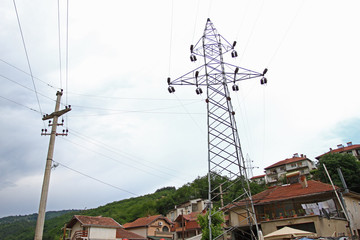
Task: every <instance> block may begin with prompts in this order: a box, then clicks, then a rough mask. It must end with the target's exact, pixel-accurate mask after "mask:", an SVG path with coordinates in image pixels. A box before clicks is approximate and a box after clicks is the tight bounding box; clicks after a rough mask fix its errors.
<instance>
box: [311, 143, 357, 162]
mask: <svg viewBox="0 0 360 240" xmlns="http://www.w3.org/2000/svg"><path fill="white" fill-rule="evenodd" d="M358 148H360V144H354V145H351V146H347V147H340V148H337V149H332V150H331V151H328V152H326V153H324V154H321V155H320V156H317V157H316V159H318V160H319V159H320V158H321V157H322V156H324V155H325V154H328V153H342V152H346V151H349V150H353V149H358Z"/></svg>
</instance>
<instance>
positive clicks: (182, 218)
mask: <svg viewBox="0 0 360 240" xmlns="http://www.w3.org/2000/svg"><path fill="white" fill-rule="evenodd" d="M199 214H201V212H192V213H190V214H186V215H179V216H178V217H177V218H176V219H175V221H174V226H173V228H172V231H173V232H175V234H176V239H182V238H183V237H184V238H186V239H187V238H191V237H194V236H197V235H199V234H201V227H200V225H199V224H198V222H197V216H198V215H199Z"/></svg>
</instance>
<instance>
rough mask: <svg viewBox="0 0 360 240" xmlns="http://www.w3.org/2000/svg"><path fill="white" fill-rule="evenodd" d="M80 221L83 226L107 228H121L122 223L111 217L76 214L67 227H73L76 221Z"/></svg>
mask: <svg viewBox="0 0 360 240" xmlns="http://www.w3.org/2000/svg"><path fill="white" fill-rule="evenodd" d="M77 221H78V222H80V224H81V225H82V226H101V227H107V228H120V227H121V225H120V224H119V223H117V222H116V221H115V220H114V219H112V218H109V217H102V216H97V217H91V216H83V215H74V216H73V218H72V219H71V220H70V222H69V223H68V224H67V227H69V228H71V227H72V226H74V224H75V223H76V222H77Z"/></svg>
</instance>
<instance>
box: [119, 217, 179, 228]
mask: <svg viewBox="0 0 360 240" xmlns="http://www.w3.org/2000/svg"><path fill="white" fill-rule="evenodd" d="M159 218H160V219H164V220H165V221H166V222H167V223H169V224H172V222H171V221H170V220H169V219H168V218H167V217H164V216H162V215H154V216H148V217H142V218H138V219H136V220H135V221H133V222H130V223H125V224H124V225H123V226H124V228H125V229H127V228H135V227H144V226H148V225H150V224H151V223H152V222H154V221H156V220H157V219H159Z"/></svg>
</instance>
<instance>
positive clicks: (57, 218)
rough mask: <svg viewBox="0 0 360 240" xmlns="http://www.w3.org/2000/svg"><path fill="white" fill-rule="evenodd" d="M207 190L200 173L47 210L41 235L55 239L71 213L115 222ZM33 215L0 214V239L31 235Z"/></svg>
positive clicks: (28, 239)
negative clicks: (148, 189)
mask: <svg viewBox="0 0 360 240" xmlns="http://www.w3.org/2000/svg"><path fill="white" fill-rule="evenodd" d="M215 181H216V179H215ZM219 181H220V179H219ZM264 188H265V186H260V185H257V184H256V183H251V190H252V194H256V193H258V192H260V191H262V190H264ZM241 190H242V188H241V186H240V185H239V184H234V185H233V186H232V189H231V191H229V192H231V194H230V195H234V196H235V195H237V196H238V195H240V193H241ZM207 194H208V179H207V176H204V177H198V178H196V179H195V180H194V181H193V182H191V183H187V184H185V185H183V186H182V187H180V188H178V189H176V188H175V187H164V188H161V189H158V190H156V192H154V193H152V194H148V195H144V196H140V197H134V198H129V199H124V200H120V201H115V202H112V203H109V204H106V205H104V206H100V207H98V208H93V209H88V210H64V211H58V212H47V213H46V221H45V227H44V235H43V239H44V240H59V239H60V238H61V237H62V231H61V228H62V227H63V226H64V224H65V223H67V222H68V221H69V220H70V219H71V218H72V216H73V215H87V216H104V217H111V218H113V219H115V220H116V221H117V222H118V223H120V224H124V223H127V222H131V221H134V220H135V219H137V218H139V217H144V216H147V215H156V214H162V215H166V213H167V212H168V211H169V210H171V209H173V208H174V206H175V205H179V204H181V203H184V202H187V201H189V200H190V199H195V198H203V199H207ZM234 196H229V199H231V198H234ZM225 200H226V199H225ZM36 218H37V214H32V215H26V216H12V217H5V218H1V219H0V238H1V239H2V240H20V239H21V240H32V239H34V229H35V225H36Z"/></svg>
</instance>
